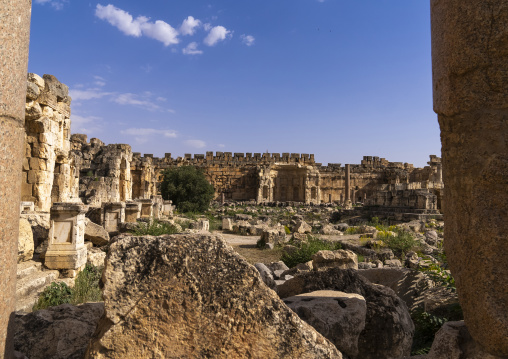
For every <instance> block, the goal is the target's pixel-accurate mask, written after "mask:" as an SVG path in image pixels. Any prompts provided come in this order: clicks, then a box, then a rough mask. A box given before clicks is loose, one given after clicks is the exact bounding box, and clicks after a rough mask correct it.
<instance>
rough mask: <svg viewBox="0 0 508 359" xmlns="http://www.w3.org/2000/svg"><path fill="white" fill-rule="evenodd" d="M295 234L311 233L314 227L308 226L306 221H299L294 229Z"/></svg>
mask: <svg viewBox="0 0 508 359" xmlns="http://www.w3.org/2000/svg"><path fill="white" fill-rule="evenodd" d="M293 232H295V233H311V232H312V227H311V226H310V225H309V224H307V222H305V221H298V222H297V223H296V225H295V226H294V227H293Z"/></svg>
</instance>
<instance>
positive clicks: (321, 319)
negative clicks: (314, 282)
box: [284, 290, 367, 358]
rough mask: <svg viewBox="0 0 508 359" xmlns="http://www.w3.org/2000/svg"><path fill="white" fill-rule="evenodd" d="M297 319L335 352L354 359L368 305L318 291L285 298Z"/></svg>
mask: <svg viewBox="0 0 508 359" xmlns="http://www.w3.org/2000/svg"><path fill="white" fill-rule="evenodd" d="M284 303H286V304H287V305H288V307H289V308H291V309H293V310H294V311H295V313H297V314H298V316H299V317H300V318H302V319H303V320H305V321H306V322H307V323H309V324H310V325H312V326H313V327H314V328H315V329H316V330H317V331H318V332H320V333H321V334H323V335H324V336H325V337H326V338H328V339H329V340H330V341H331V342H332V343H333V344H335V346H336V347H337V349H339V350H340V351H341V352H342V353H344V354H345V355H347V356H349V357H351V358H354V357H356V356H357V355H358V351H359V350H358V338H359V336H360V333H361V332H362V330H363V329H364V328H365V317H366V314H367V305H366V303H365V298H363V297H362V296H361V295H358V294H352V293H344V292H337V291H332V290H319V291H316V292H312V293H304V294H299V295H297V296H294V297H289V298H286V299H284Z"/></svg>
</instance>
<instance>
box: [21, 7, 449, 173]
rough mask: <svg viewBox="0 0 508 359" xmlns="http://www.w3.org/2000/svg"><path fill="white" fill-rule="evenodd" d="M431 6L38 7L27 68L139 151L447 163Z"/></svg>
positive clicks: (87, 127) (82, 126) (94, 126)
mask: <svg viewBox="0 0 508 359" xmlns="http://www.w3.org/2000/svg"><path fill="white" fill-rule="evenodd" d="M429 13H430V10H429V4H428V1H423V0H413V1H407V0H365V1H363V0H359V1H351V0H348V1H345V0H272V1H265V0H261V1H260V0H255V1H254V0H241V1H239V0H228V1H226V0H222V1H201V0H193V1H188V0H187V1H183V0H180V1H177V0H174V1H169V0H150V1H133V0H123V1H112V2H110V1H101V2H86V1H78V0H34V2H33V9H32V27H31V40H30V55H29V65H28V69H29V71H30V72H35V73H37V74H39V75H42V74H44V73H48V74H53V75H55V76H56V77H57V78H58V79H59V80H60V81H61V82H63V83H65V84H67V85H68V86H69V88H70V91H71V96H72V98H73V101H72V106H71V109H72V115H71V120H72V132H73V133H86V134H87V135H88V137H89V138H91V137H97V138H99V139H101V140H102V141H104V142H106V143H128V144H130V145H131V146H132V149H133V151H134V152H141V153H153V154H154V155H155V156H163V155H164V153H166V152H170V153H172V154H173V157H176V156H183V155H184V153H205V152H206V151H228V152H266V151H268V152H279V153H282V152H293V153H314V154H315V156H316V161H318V162H322V163H324V164H326V163H343V164H344V163H359V162H360V160H361V159H362V156H367V155H368V156H380V157H385V158H387V159H388V160H390V161H398V162H410V163H414V164H415V165H419V166H423V165H425V164H426V162H427V161H428V155H429V154H436V155H438V156H440V152H441V144H440V140H439V127H438V123H437V119H436V118H437V117H436V115H435V114H434V112H433V111H432V83H431V75H432V71H431V54H430V49H431V46H430V14H429Z"/></svg>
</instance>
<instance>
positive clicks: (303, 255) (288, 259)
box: [281, 237, 342, 268]
mask: <svg viewBox="0 0 508 359" xmlns="http://www.w3.org/2000/svg"><path fill="white" fill-rule="evenodd" d="M290 244H292V245H295V246H296V247H297V250H296V251H294V252H293V253H284V254H283V255H282V257H281V261H283V262H284V263H285V264H286V265H287V266H288V267H289V268H292V267H294V266H295V265H297V264H299V263H306V262H308V261H310V260H311V259H312V258H311V257H312V255H314V254H316V253H317V252H319V251H321V250H330V251H333V250H337V249H341V248H342V246H341V245H340V243H339V242H327V241H323V240H321V239H319V238H315V237H310V238H309V240H308V241H307V242H290Z"/></svg>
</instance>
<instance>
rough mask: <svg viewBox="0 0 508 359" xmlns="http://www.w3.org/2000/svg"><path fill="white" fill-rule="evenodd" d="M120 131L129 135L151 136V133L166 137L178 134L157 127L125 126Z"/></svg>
mask: <svg viewBox="0 0 508 359" xmlns="http://www.w3.org/2000/svg"><path fill="white" fill-rule="evenodd" d="M120 133H121V134H122V135H131V136H152V135H162V136H164V137H167V138H176V137H178V134H177V133H176V131H173V130H161V129H158V128H127V129H125V130H121V131H120Z"/></svg>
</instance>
